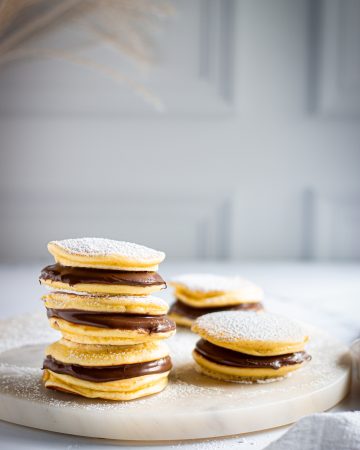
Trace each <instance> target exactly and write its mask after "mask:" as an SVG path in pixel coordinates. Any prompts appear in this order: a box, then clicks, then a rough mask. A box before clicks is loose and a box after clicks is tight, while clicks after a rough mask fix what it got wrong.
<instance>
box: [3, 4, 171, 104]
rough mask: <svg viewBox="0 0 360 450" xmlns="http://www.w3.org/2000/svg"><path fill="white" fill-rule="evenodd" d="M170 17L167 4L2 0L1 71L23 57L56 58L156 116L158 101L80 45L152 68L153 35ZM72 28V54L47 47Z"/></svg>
mask: <svg viewBox="0 0 360 450" xmlns="http://www.w3.org/2000/svg"><path fill="white" fill-rule="evenodd" d="M173 12H174V10H173V7H172V5H171V3H169V2H168V1H166V0H51V1H49V0H0V70H1V66H2V65H4V64H7V63H9V62H11V61H16V60H19V59H24V58H57V59H60V60H64V61H67V62H69V63H72V64H76V65H79V66H82V67H84V68H87V69H90V70H95V71H97V72H99V73H102V74H103V75H104V76H106V77H109V78H111V79H113V80H114V81H116V82H119V83H123V84H124V85H125V86H127V87H128V88H130V89H131V90H132V91H133V92H134V93H136V94H137V95H139V96H140V97H141V98H142V99H143V100H144V101H145V102H147V103H150V104H151V105H152V107H153V108H154V109H156V110H158V111H161V110H163V109H164V107H163V104H162V102H161V100H160V98H159V97H158V96H157V95H156V94H154V93H153V92H151V91H150V90H148V89H147V88H146V86H144V85H143V84H141V83H139V82H137V81H135V80H134V79H133V78H132V77H130V76H129V75H127V74H126V73H125V72H124V71H123V70H119V69H118V68H117V67H114V66H111V65H108V64H104V63H102V62H100V61H97V60H96V59H94V58H89V57H85V56H83V55H81V52H79V50H81V48H83V47H84V45H85V46H86V45H88V46H91V45H96V43H102V44H105V45H106V46H107V47H110V48H111V49H112V50H114V51H116V52H117V53H118V54H119V56H121V57H125V58H126V59H128V60H129V61H132V62H133V63H135V64H136V65H137V66H138V67H139V68H144V67H149V66H151V65H152V64H153V63H154V57H153V53H154V44H153V41H154V38H153V37H154V34H155V33H156V32H157V30H158V29H159V24H160V23H161V21H162V20H163V19H164V18H167V17H169V16H170V15H172V14H173ZM65 26H76V27H77V29H78V30H81V31H82V33H81V39H80V42H73V45H72V49H71V50H69V49H66V48H63V49H62V48H58V47H56V48H54V47H49V48H48V47H46V46H44V43H46V42H47V39H46V37H47V36H48V35H49V33H51V32H53V31H54V30H56V29H57V28H59V27H65Z"/></svg>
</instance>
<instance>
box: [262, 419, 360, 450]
mask: <svg viewBox="0 0 360 450" xmlns="http://www.w3.org/2000/svg"><path fill="white" fill-rule="evenodd" d="M289 449H291V450H340V449H341V450H355V449H360V412H342V413H322V414H312V415H310V416H306V417H304V418H302V419H300V420H299V421H298V422H297V423H296V424H295V425H293V426H292V427H291V428H290V429H289V430H288V431H287V432H286V433H285V434H284V435H283V436H282V437H281V438H279V439H278V440H277V441H275V442H272V443H271V444H270V445H268V446H267V447H266V450H289Z"/></svg>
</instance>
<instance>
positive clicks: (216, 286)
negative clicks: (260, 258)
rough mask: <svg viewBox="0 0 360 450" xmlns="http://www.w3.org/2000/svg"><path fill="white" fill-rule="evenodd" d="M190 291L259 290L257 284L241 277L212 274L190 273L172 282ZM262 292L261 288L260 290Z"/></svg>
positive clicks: (175, 278)
mask: <svg viewBox="0 0 360 450" xmlns="http://www.w3.org/2000/svg"><path fill="white" fill-rule="evenodd" d="M171 282H172V283H174V284H177V285H181V286H183V287H184V288H186V289H188V290H189V291H201V292H224V291H225V292H226V291H236V290H239V289H249V288H257V286H256V285H255V284H253V283H252V282H250V281H248V280H246V279H245V278H241V277H237V276H234V277H226V276H220V275H213V274H210V273H189V274H184V275H179V276H178V277H174V278H173V279H172V280H171ZM258 289H259V290H260V288H258Z"/></svg>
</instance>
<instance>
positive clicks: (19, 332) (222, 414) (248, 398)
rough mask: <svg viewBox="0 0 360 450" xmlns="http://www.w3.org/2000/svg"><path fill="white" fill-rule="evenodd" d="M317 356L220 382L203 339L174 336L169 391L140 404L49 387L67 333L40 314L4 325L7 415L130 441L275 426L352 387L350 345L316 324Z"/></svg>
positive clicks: (2, 394) (325, 405)
mask: <svg viewBox="0 0 360 450" xmlns="http://www.w3.org/2000/svg"><path fill="white" fill-rule="evenodd" d="M310 333H311V342H310V344H309V346H308V350H309V353H311V354H312V356H313V359H312V361H311V362H310V363H309V364H308V365H307V366H306V367H304V368H303V369H301V370H299V371H298V372H297V373H294V374H293V375H292V376H291V377H289V378H287V379H284V380H282V381H278V382H273V383H263V384H251V385H250V384H245V385H244V384H233V383H223V382H217V381H215V380H212V379H210V378H207V377H205V376H203V375H200V374H198V373H197V372H196V370H195V367H194V364H193V362H192V359H191V350H192V348H193V346H194V343H195V341H196V336H194V335H192V334H191V333H190V332H189V331H187V330H179V331H178V333H177V335H176V336H175V337H173V338H172V339H170V341H169V345H170V347H171V350H172V357H173V362H174V370H173V371H172V374H171V377H170V383H169V386H168V387H167V389H166V390H165V391H163V392H162V393H160V394H158V395H155V396H152V397H148V398H144V399H139V400H135V401H132V402H128V403H125V402H120V403H117V402H111V401H101V400H99V401H98V400H89V399H83V398H79V397H76V396H72V395H69V394H63V393H60V392H54V391H49V390H46V389H45V388H44V387H43V386H42V384H41V370H40V367H41V364H42V359H43V355H44V348H45V346H46V345H47V343H48V342H50V341H52V340H54V339H57V338H58V337H59V336H58V335H57V334H56V333H55V332H53V331H52V330H50V329H49V327H48V324H47V321H46V320H45V319H44V318H43V316H40V315H33V316H27V317H19V318H15V319H12V320H10V321H6V322H5V321H2V322H0V419H2V420H6V421H8V422H13V423H16V424H20V425H25V426H28V427H33V428H39V429H43V430H49V431H56V432H59V433H67V434H74V435H81V436H88V437H100V438H109V439H122V440H147V441H150V440H178V439H196V438H210V437H216V436H226V435H233V434H240V433H247V432H252V431H257V430H264V429H269V428H272V427H277V426H281V425H285V424H289V423H292V422H294V421H296V420H298V419H299V418H300V417H302V416H304V415H306V414H309V413H313V412H319V411H324V410H326V409H329V408H331V407H332V406H334V405H335V404H337V403H338V402H339V401H340V400H342V399H343V398H344V397H345V395H346V393H347V391H348V386H349V380H350V357H349V354H348V349H347V348H346V347H345V346H343V345H341V344H339V343H338V342H336V341H334V340H333V339H332V338H331V337H329V336H328V335H326V334H325V333H323V332H321V331H319V330H316V329H313V328H311V329H310Z"/></svg>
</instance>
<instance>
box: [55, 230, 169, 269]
mask: <svg viewBox="0 0 360 450" xmlns="http://www.w3.org/2000/svg"><path fill="white" fill-rule="evenodd" d="M48 250H49V252H50V253H51V254H52V255H53V256H54V258H55V261H56V262H58V263H60V264H61V265H63V266H72V267H89V268H95V269H96V268H98V269H114V270H128V271H156V270H158V265H159V264H160V263H161V262H162V261H163V260H164V259H165V253H163V252H160V251H157V250H153V249H151V248H148V247H144V246H143V245H138V244H134V243H131V242H125V241H114V240H111V239H103V238H79V239H65V240H62V241H51V242H49V244H48Z"/></svg>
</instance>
